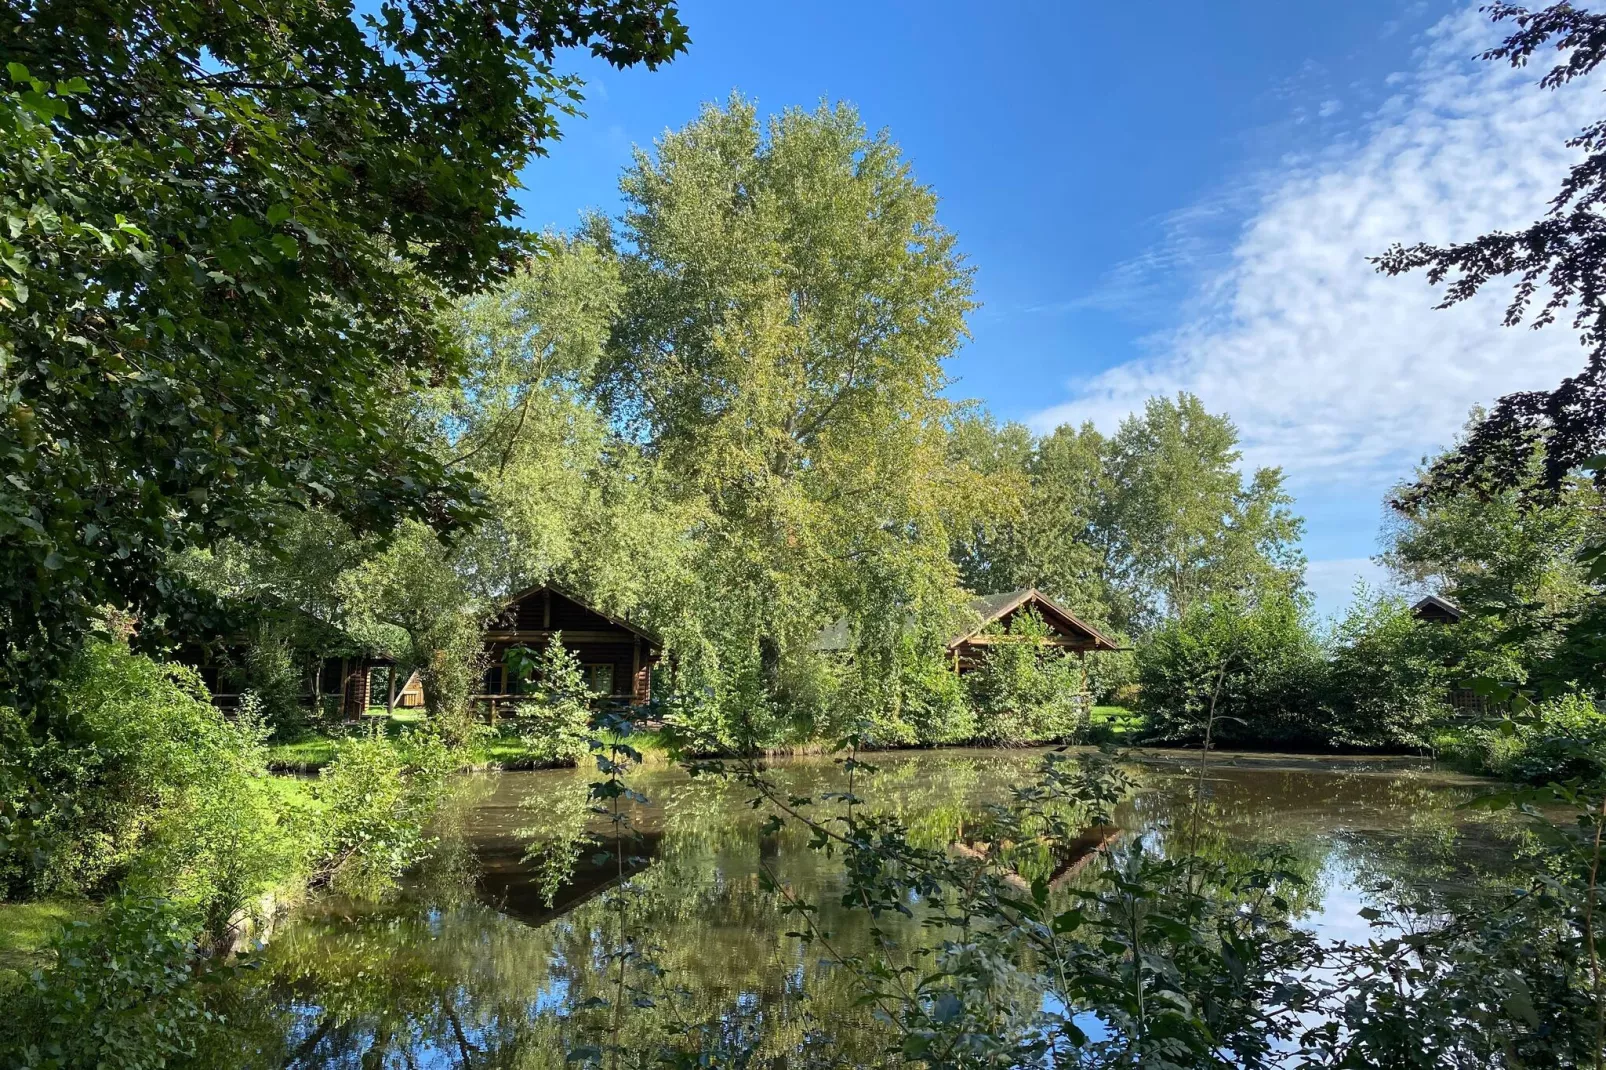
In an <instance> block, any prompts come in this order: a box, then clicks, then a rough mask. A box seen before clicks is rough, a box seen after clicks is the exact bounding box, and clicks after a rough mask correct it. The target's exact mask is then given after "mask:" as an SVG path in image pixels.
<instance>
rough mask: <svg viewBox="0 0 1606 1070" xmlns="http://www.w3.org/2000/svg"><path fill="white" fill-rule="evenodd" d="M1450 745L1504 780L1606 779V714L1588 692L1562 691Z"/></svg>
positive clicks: (1461, 755) (1587, 780) (1452, 750)
mask: <svg viewBox="0 0 1606 1070" xmlns="http://www.w3.org/2000/svg"><path fill="white" fill-rule="evenodd" d="M1450 749H1451V752H1452V754H1453V755H1456V756H1459V757H1461V758H1462V759H1463V760H1466V761H1469V762H1470V763H1471V764H1472V765H1473V766H1474V767H1475V768H1476V769H1477V770H1478V771H1479V772H1483V773H1487V774H1489V775H1490V776H1497V777H1501V778H1502V779H1505V780H1516V781H1522V782H1524V783H1529V784H1547V783H1550V782H1551V781H1565V780H1573V779H1580V780H1584V781H1586V782H1592V783H1594V782H1599V781H1601V780H1602V779H1606V712H1603V711H1601V710H1599V709H1597V708H1596V706H1595V703H1594V702H1593V701H1592V700H1591V699H1590V698H1589V697H1588V696H1585V695H1578V694H1571V695H1563V696H1561V697H1559V698H1553V699H1549V700H1547V701H1545V702H1541V703H1539V704H1538V705H1537V706H1535V707H1534V708H1533V710H1532V711H1531V712H1530V713H1528V714H1526V715H1522V716H1519V717H1516V718H1513V719H1512V720H1510V721H1506V722H1503V723H1501V724H1497V725H1480V726H1478V727H1475V728H1471V729H1469V730H1468V731H1467V732H1466V733H1465V734H1464V735H1463V736H1462V738H1461V739H1460V740H1458V741H1454V742H1453V743H1452V744H1451V748H1450Z"/></svg>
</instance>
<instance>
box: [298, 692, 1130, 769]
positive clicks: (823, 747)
mask: <svg viewBox="0 0 1606 1070" xmlns="http://www.w3.org/2000/svg"><path fill="white" fill-rule="evenodd" d="M417 723H418V718H417V717H408V718H405V719H401V718H390V717H386V716H385V715H383V714H382V713H381V714H378V715H374V716H369V717H366V718H364V720H363V721H362V722H360V723H354V724H350V725H343V726H341V727H340V728H339V729H337V730H335V731H321V732H319V731H314V732H307V733H305V734H303V735H301V736H299V737H297V738H296V739H292V740H283V741H280V742H277V743H273V744H270V745H269V746H268V754H267V764H268V768H269V769H270V770H272V771H274V772H276V773H291V774H307V773H316V772H318V771H319V770H321V769H322V768H323V767H324V766H326V765H328V764H329V763H330V762H332V761H334V758H335V754H336V752H337V750H338V747H339V743H340V740H341V739H343V738H348V737H349V736H350V735H354V734H361V733H364V732H373V731H383V732H385V733H386V734H388V735H392V736H395V735H399V734H401V733H403V732H406V731H409V730H411V728H412V727H413V726H414V725H415V724H417ZM1089 727H1090V735H1091V741H1092V742H1106V741H1107V742H1116V743H1119V742H1122V741H1125V740H1133V739H1137V738H1139V737H1140V736H1141V734H1142V727H1143V718H1142V716H1141V715H1140V714H1137V713H1134V712H1133V711H1131V710H1129V709H1127V708H1126V707H1124V706H1095V707H1093V710H1092V713H1091V716H1090V717H1089ZM630 745H631V746H632V747H633V748H635V749H636V750H637V751H639V752H640V753H641V755H642V758H643V761H644V763H645V764H648V765H656V764H660V763H663V762H667V761H668V760H669V753H670V752H669V747H668V746H667V744H665V743H664V742H663V741H662V739H661V737H660V736H659V734H658V733H657V732H656V731H653V730H651V729H648V730H645V731H640V732H636V733H635V734H633V735H632V736H631V737H630ZM830 749H831V746H830V744H828V743H826V742H824V741H818V742H809V743H794V744H786V745H782V746H776V747H770V748H766V749H765V751H764V756H765V757H769V758H774V757H785V756H789V755H807V754H822V753H825V752H827V751H828V750H830ZM904 749H910V748H902V747H898V748H889V750H893V751H896V750H904ZM912 749H917V750H932V749H939V750H940V749H944V748H930V747H922V748H912ZM456 753H457V754H458V759H459V763H460V768H461V769H462V770H464V771H467V772H494V771H498V770H500V771H505V772H515V771H527V770H535V769H552V768H563V767H565V766H568V765H572V764H573V763H570V762H553V761H551V760H550V759H548V758H546V757H545V756H544V755H543V754H542V752H541V749H540V748H537V747H533V746H531V745H530V744H529V743H527V742H525V741H524V740H522V739H520V738H519V737H517V736H492V737H491V738H488V739H480V740H475V741H474V742H472V743H470V744H468V745H466V746H463V747H460V748H458V750H457V752H456Z"/></svg>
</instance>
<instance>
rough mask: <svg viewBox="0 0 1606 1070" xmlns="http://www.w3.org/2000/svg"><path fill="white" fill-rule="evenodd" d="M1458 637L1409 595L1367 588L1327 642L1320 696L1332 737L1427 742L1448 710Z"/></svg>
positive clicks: (1375, 743)
mask: <svg viewBox="0 0 1606 1070" xmlns="http://www.w3.org/2000/svg"><path fill="white" fill-rule="evenodd" d="M1459 639H1460V637H1459V636H1457V635H1454V634H1452V631H1451V630H1450V629H1446V628H1443V627H1440V626H1438V625H1434V624H1427V623H1424V622H1421V621H1418V620H1417V619H1416V618H1415V616H1413V615H1412V613H1411V610H1410V607H1409V605H1407V603H1406V602H1405V600H1404V599H1401V598H1398V597H1389V596H1386V595H1380V594H1376V593H1374V592H1372V591H1370V590H1368V589H1366V588H1364V587H1362V588H1359V589H1357V590H1356V591H1355V592H1354V595H1353V597H1352V598H1351V599H1350V607H1349V611H1348V612H1347V613H1346V614H1345V615H1344V618H1343V619H1342V620H1340V621H1339V623H1338V625H1337V627H1336V628H1335V629H1334V631H1333V635H1332V637H1331V640H1330V647H1331V649H1330V656H1329V660H1328V665H1327V671H1326V674H1325V678H1324V682H1323V685H1322V701H1323V703H1324V705H1325V708H1326V709H1327V710H1328V711H1329V717H1330V719H1329V721H1328V726H1329V730H1330V732H1331V736H1330V742H1332V743H1334V744H1337V745H1339V746H1343V747H1395V748H1399V747H1410V748H1424V747H1426V746H1428V744H1429V742H1430V738H1431V733H1432V730H1433V728H1434V727H1435V726H1436V725H1437V724H1438V723H1439V722H1441V721H1442V720H1443V719H1444V717H1445V716H1446V715H1447V714H1448V713H1449V712H1450V711H1449V706H1448V703H1447V701H1446V700H1447V698H1448V691H1449V688H1450V687H1451V686H1452V685H1453V684H1454V682H1455V680H1456V672H1455V670H1454V668H1453V667H1452V666H1453V665H1454V664H1455V662H1456V655H1457V653H1458V650H1457V647H1458V646H1459V642H1458V640H1459Z"/></svg>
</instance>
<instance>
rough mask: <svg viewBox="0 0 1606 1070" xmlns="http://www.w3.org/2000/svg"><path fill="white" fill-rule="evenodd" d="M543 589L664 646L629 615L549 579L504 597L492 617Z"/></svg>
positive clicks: (658, 645)
mask: <svg viewBox="0 0 1606 1070" xmlns="http://www.w3.org/2000/svg"><path fill="white" fill-rule="evenodd" d="M542 591H551V592H552V593H553V594H555V595H557V596H558V597H559V598H567V599H568V600H569V601H571V602H573V603H574V604H575V605H577V606H579V607H580V608H581V609H584V610H587V611H589V612H591V613H595V614H596V615H597V616H599V617H601V618H602V619H603V620H605V621H607V622H608V623H609V624H612V625H615V626H617V627H620V628H623V629H624V630H625V631H627V632H630V633H631V634H632V635H639V636H641V638H643V639H645V640H647V642H649V643H651V644H652V645H653V646H656V647H662V646H663V645H664V642H663V640H662V639H660V638H658V636H657V634H656V633H654V632H652V631H651V630H649V629H647V628H644V627H642V626H641V625H639V624H633V623H631V621H630V618H628V617H616V616H614V615H613V614H612V613H608V612H606V611H604V610H601V609H598V608H597V607H596V606H594V605H592V604H591V603H590V602H587V601H586V600H585V599H584V598H581V597H580V596H579V595H577V594H575V593H574V592H573V591H571V590H569V589H568V588H567V587H561V586H559V585H558V584H556V583H552V582H551V581H548V582H546V583H538V584H536V585H535V586H533V587H526V588H524V590H522V591H517V592H515V593H513V594H510V595H508V596H507V597H506V598H504V599H502V604H501V606H500V607H498V609H497V612H496V615H495V616H493V617H492V618H491V619H492V620H493V621H494V620H495V619H496V617H498V616H500V615H501V614H503V613H505V612H507V611H508V610H509V609H511V608H512V607H513V606H515V605H517V604H518V603H520V602H522V601H524V600H525V599H526V598H528V597H530V596H531V595H532V594H540V593H541V592H542Z"/></svg>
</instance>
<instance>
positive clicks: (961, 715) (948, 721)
mask: <svg viewBox="0 0 1606 1070" xmlns="http://www.w3.org/2000/svg"><path fill="white" fill-rule="evenodd" d="M901 682H902V704H903V718H904V720H905V721H907V722H908V723H909V724H911V725H913V726H914V730H915V735H916V738H917V739H918V741H919V742H921V743H937V744H943V743H947V744H952V743H965V742H968V741H969V740H971V739H973V738H975V735H976V714H975V711H974V710H972V709H971V708H970V702H969V696H968V695H967V694H966V692H965V684H964V681H962V680H961V679H960V678H959V674H958V673H956V672H954V670H953V667H952V666H951V665H949V664H948V663H947V661H946V660H945V659H943V658H941V657H928V658H920V659H918V660H916V661H915V662H914V663H913V664H912V665H910V666H909V667H908V668H907V669H905V670H904V672H903V677H902V681H901Z"/></svg>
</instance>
